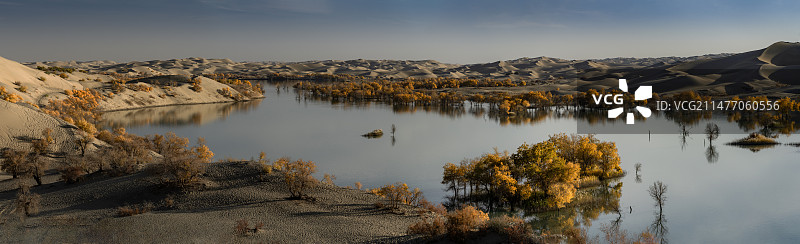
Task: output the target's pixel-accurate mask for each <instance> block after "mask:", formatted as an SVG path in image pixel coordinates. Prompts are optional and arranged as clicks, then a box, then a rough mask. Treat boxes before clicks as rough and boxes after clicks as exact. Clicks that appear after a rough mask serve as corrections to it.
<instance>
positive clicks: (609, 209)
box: [525, 180, 622, 233]
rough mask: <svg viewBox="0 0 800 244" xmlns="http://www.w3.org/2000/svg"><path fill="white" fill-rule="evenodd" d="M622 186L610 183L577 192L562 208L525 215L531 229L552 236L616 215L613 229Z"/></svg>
mask: <svg viewBox="0 0 800 244" xmlns="http://www.w3.org/2000/svg"><path fill="white" fill-rule="evenodd" d="M621 197H622V182H619V180H612V181H609V182H606V183H604V184H601V185H600V186H597V187H592V188H588V189H581V190H579V192H578V194H577V196H576V199H575V200H574V201H573V202H572V203H571V204H569V205H568V206H567V207H565V208H561V209H558V210H556V211H547V212H539V213H535V212H526V213H525V214H526V216H530V217H533V218H531V219H532V221H531V225H532V226H533V227H534V229H541V230H544V231H550V232H553V233H567V232H571V231H578V232H579V229H580V228H581V226H584V227H589V226H592V222H593V221H594V220H597V218H599V216H600V215H601V214H617V216H618V218H617V220H616V221H615V223H616V224H617V225H619V224H620V223H622V213H621V209H620V205H619V202H620V198H621Z"/></svg>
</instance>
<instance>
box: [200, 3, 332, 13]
mask: <svg viewBox="0 0 800 244" xmlns="http://www.w3.org/2000/svg"><path fill="white" fill-rule="evenodd" d="M200 2H201V3H203V4H205V5H207V6H210V7H213V8H216V9H221V10H227V11H234V12H244V13H259V12H267V11H276V10H277V11H289V12H296V13H308V14H319V13H330V12H331V8H330V4H329V3H328V1H327V0H266V1H263V0H262V1H259V0H200Z"/></svg>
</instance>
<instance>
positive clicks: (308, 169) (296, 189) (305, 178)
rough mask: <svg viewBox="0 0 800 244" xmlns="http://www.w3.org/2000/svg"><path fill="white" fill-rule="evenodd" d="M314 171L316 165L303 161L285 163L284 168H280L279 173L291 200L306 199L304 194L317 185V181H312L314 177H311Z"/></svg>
mask: <svg viewBox="0 0 800 244" xmlns="http://www.w3.org/2000/svg"><path fill="white" fill-rule="evenodd" d="M279 162H281V160H279ZM316 171H317V165H316V164H314V162H312V161H303V160H302V159H298V160H297V161H294V162H291V163H286V164H285V166H284V167H282V170H281V173H282V174H283V178H284V180H285V181H286V186H287V188H288V189H289V194H290V195H291V197H292V198H295V199H300V198H305V197H308V195H307V194H306V192H307V191H308V190H309V189H311V188H313V187H315V186H317V184H318V183H319V182H318V181H317V179H314V176H312V175H311V174H313V173H314V172H316Z"/></svg>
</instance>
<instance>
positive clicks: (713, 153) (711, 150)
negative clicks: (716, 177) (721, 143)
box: [706, 145, 719, 163]
mask: <svg viewBox="0 0 800 244" xmlns="http://www.w3.org/2000/svg"><path fill="white" fill-rule="evenodd" d="M717 160H719V152H717V147H716V146H714V145H708V148H706V161H708V162H709V163H716V162H717Z"/></svg>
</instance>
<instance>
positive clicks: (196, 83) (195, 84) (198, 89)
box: [189, 78, 203, 92]
mask: <svg viewBox="0 0 800 244" xmlns="http://www.w3.org/2000/svg"><path fill="white" fill-rule="evenodd" d="M202 82H203V80H201V79H200V78H194V79H192V86H190V87H189V88H190V89H192V90H193V91H195V92H201V91H203V87H202V86H200V83H202Z"/></svg>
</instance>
